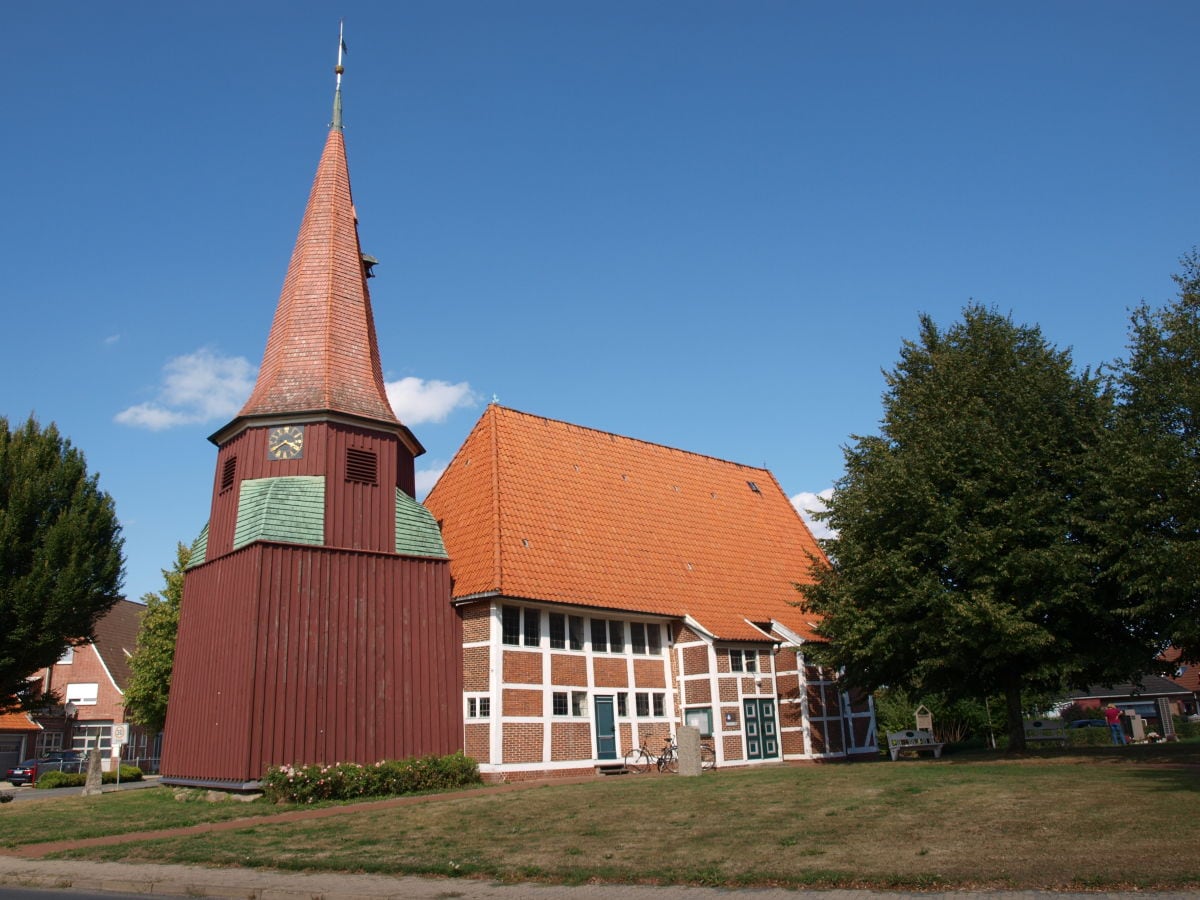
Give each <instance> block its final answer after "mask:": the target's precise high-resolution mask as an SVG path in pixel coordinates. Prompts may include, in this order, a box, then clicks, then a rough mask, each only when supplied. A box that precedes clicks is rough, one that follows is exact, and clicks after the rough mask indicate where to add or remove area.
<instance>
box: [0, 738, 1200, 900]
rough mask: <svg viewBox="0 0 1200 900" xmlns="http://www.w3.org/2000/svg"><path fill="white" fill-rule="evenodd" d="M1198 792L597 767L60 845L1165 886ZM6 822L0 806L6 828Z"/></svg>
mask: <svg viewBox="0 0 1200 900" xmlns="http://www.w3.org/2000/svg"><path fill="white" fill-rule="evenodd" d="M139 795H159V797H158V799H157V800H156V799H152V798H151V797H147V798H146V799H143V798H142V797H141V796H139ZM110 796H111V798H112V799H111V800H109V799H108V798H104V800H105V805H107V804H108V803H111V804H112V806H113V809H114V810H115V812H114V814H113V816H114V818H113V819H112V820H111V824H110V825H109V826H107V827H109V828H111V830H112V831H113V832H117V831H128V830H130V825H135V826H140V827H163V826H162V825H161V824H160V822H154V823H151V822H148V821H146V820H140V821H136V822H124V823H122V822H120V821H118V820H119V819H120V813H121V810H127V812H126V815H127V816H128V817H130V818H133V817H140V816H141V815H142V807H139V806H137V805H136V804H152V803H158V804H159V805H160V806H161V805H166V804H171V803H175V801H173V800H171V795H170V792H168V791H140V792H131V793H130V794H129V795H128V799H126V798H125V797H122V796H120V795H115V794H114V795H110ZM1198 801H1200V745H1195V744H1187V745H1159V746H1156V747H1127V748H1111V749H1109V748H1081V749H1078V750H1070V751H1050V750H1047V751H1042V752H1039V753H1031V754H1029V755H1028V756H1026V757H1023V758H1018V759H1006V758H1003V757H996V756H990V755H984V754H960V755H955V756H948V757H946V758H944V759H942V760H940V761H934V760H928V759H926V760H919V761H911V762H904V761H902V762H898V763H891V762H880V763H865V764H853V765H845V764H835V765H806V766H778V767H771V768H766V769H757V770H749V771H748V770H737V769H727V770H722V771H718V772H715V773H710V774H705V775H704V776H702V777H700V778H680V777H677V776H653V775H645V776H620V777H610V778H604V779H598V780H596V781H594V782H587V783H583V784H570V785H543V786H538V787H533V788H530V789H528V790H523V791H516V792H510V793H495V794H482V795H478V794H477V795H472V796H457V797H456V796H454V795H453V794H451V795H443V796H441V797H437V798H434V799H431V800H429V801H428V802H425V803H421V804H416V805H412V806H405V807H397V808H391V809H378V808H371V806H370V805H367V806H362V807H360V808H356V809H354V810H353V811H352V812H349V813H347V814H345V815H341V816H337V817H334V818H326V819H321V820H317V821H309V822H304V821H301V822H275V823H271V822H259V823H254V824H249V823H248V826H247V827H246V828H241V829H235V830H229V831H221V832H212V833H208V834H200V835H192V836H187V837H178V838H167V839H159V840H154V841H135V842H131V843H125V844H120V845H116V846H108V847H94V848H86V849H79V850H74V851H71V852H70V853H68V854H64V855H65V856H68V857H70V858H91V859H105V860H126V861H149V862H178V863H192V864H204V865H218V866H234V865H237V866H268V867H276V868H280V869H290V870H310V871H350V872H377V873H395V874H442V875H466V876H477V877H487V878H495V879H505V880H516V879H534V880H544V881H553V882H564V883H578V882H583V881H589V880H602V881H616V882H646V883H667V882H672V883H688V884H708V885H768V884H771V885H794V886H823V887H824V886H828V887H833V886H837V887H880V888H883V887H889V888H896V887H899V888H936V889H942V888H965V887H976V888H980V887H994V888H1008V889H1029V888H1073V889H1100V888H1104V889H1117V888H1131V887H1137V888H1173V889H1183V888H1195V887H1200V854H1198V853H1197V852H1196V851H1197V848H1198V847H1200V817H1197V816H1195V814H1194V813H1195V809H1196V807H1197V802H1198ZM73 802H74V801H63V803H64V804H70V803H73ZM79 802H80V803H83V802H85V801H79ZM56 805H57V804H56ZM175 805H176V806H179V807H184V808H190V807H192V806H198V805H199V804H178V803H176V804H175ZM232 805H233V804H217V805H215V806H213V807H210V808H211V809H212V810H214V811H220V812H221V813H222V814H224V813H226V812H228V811H229V807H230V806H232ZM9 806H10V807H16V806H18V804H9ZM36 806H37V807H38V810H37V817H38V819H39V820H40V819H41V816H42V815H43V814H44V812H46V811H47V807H46V805H45V804H36ZM237 806H238V807H239V809H238V810H236V811H233V812H235V813H240V814H242V815H246V814H253V813H256V812H259V811H262V812H270V811H271V810H273V809H274V807H263V806H262V805H261V804H250V805H248V806H247V805H242V804H237ZM100 808H101V807H100V806H97V807H96V809H97V811H99V809H100ZM155 810H156V812H157V807H155ZM22 812H24V811H22ZM76 815H78V812H77V813H76ZM164 815H165V814H164ZM89 818H91V816H89ZM193 821H199V820H193ZM9 822H10V813H9V810H0V836H2V837H3V839H5V840H9V841H12V840H13V839H14V838H13V837H12V833H11V827H10V825H9ZM90 824H93V825H97V827H96V829H95V830H94V831H93V832H91V833H97V832H102V831H103V828H104V826H99V825H98V824H97V823H95V822H93V823H90ZM58 827H59V826H55V827H44V826H43V827H42V828H41V830H42V833H43V834H46V833H50V834H54V835H55V837H61V836H64V835H62V833H61V832H58V831H57V829H58ZM61 827H62V828H64V829H67V828H70V826H69V825H68V824H67V823H65V822H64V823H63V824H62V826H61ZM56 832H57V833H56ZM22 839H24V837H22Z"/></svg>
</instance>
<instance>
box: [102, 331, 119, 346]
mask: <svg viewBox="0 0 1200 900" xmlns="http://www.w3.org/2000/svg"><path fill="white" fill-rule="evenodd" d="M120 339H121V336H120V335H119V334H110V335H109V336H108V337H106V338H105V339H104V343H105V346H108V347H111V346H112V345H113V344H115V343H116V342H117V341H119V340H120Z"/></svg>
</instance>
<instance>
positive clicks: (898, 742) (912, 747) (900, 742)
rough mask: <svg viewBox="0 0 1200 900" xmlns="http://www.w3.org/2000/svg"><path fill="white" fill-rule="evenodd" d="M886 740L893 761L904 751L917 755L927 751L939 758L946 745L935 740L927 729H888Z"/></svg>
mask: <svg viewBox="0 0 1200 900" xmlns="http://www.w3.org/2000/svg"><path fill="white" fill-rule="evenodd" d="M887 742H888V753H890V754H891V757H892V761H893V762H895V761H896V759H897V757H899V756H900V754H901V753H904V752H906V751H911V752H912V753H916V754H918V755H920V754H921V753H925V752H929V753H932V754H933V758H934V759H941V758H942V748H943V747H945V746H946V745H945V744H943V743H942V742H941V741H935V740H934V739H933V735H932V734H930V733H929V732H928V731H889V732H888V736H887Z"/></svg>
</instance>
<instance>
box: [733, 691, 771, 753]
mask: <svg viewBox="0 0 1200 900" xmlns="http://www.w3.org/2000/svg"><path fill="white" fill-rule="evenodd" d="M742 712H743V714H744V715H745V720H744V725H745V729H746V759H775V758H777V757H778V756H779V725H778V723H777V722H776V721H775V701H774V700H759V699H750V700H743V701H742Z"/></svg>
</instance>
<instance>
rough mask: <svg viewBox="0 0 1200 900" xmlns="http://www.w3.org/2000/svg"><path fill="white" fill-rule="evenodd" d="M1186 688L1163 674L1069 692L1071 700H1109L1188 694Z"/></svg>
mask: <svg viewBox="0 0 1200 900" xmlns="http://www.w3.org/2000/svg"><path fill="white" fill-rule="evenodd" d="M1187 693H1189V691H1188V690H1187V689H1186V688H1182V687H1180V686H1179V685H1178V684H1176V683H1175V682H1174V681H1172V680H1171V679H1170V678H1163V677H1162V676H1161V675H1146V676H1145V677H1143V678H1142V680H1141V682H1140V683H1138V684H1133V683H1130V684H1114V685H1112V686H1111V687H1110V686H1106V685H1095V684H1094V685H1091V686H1090V687H1088V688H1087V689H1086V690H1082V691H1071V693H1069V694H1067V697H1068V699H1071V700H1107V699H1111V698H1114V697H1174V696H1178V695H1180V694H1187Z"/></svg>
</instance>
